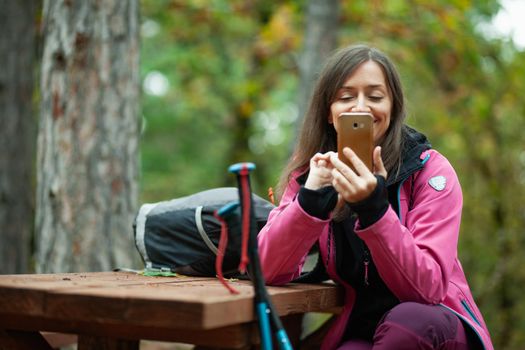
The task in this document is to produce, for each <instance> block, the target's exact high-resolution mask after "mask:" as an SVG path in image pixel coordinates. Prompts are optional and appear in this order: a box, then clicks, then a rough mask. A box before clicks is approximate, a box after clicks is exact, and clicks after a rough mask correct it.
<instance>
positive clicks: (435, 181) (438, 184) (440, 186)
mask: <svg viewBox="0 0 525 350" xmlns="http://www.w3.org/2000/svg"><path fill="white" fill-rule="evenodd" d="M428 184H429V185H430V187H432V188H433V189H435V190H436V191H443V190H444V189H445V187H446V186H447V178H446V177H444V176H442V175H439V176H434V177H433V178H431V179H430V180H428Z"/></svg>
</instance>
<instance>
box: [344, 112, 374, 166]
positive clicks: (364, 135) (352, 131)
mask: <svg viewBox="0 0 525 350" xmlns="http://www.w3.org/2000/svg"><path fill="white" fill-rule="evenodd" d="M337 126H338V127H337V128H338V129H339V130H337V153H338V156H339V159H341V160H342V161H343V162H344V163H345V164H346V165H348V166H349V167H350V168H352V170H354V171H355V169H354V166H353V165H352V164H351V163H350V160H348V158H346V156H345V155H344V154H343V148H344V147H350V148H351V149H352V150H353V151H354V152H355V153H356V154H357V156H358V157H359V159H361V161H362V162H363V163H365V165H366V166H367V167H368V169H370V171H373V160H372V159H373V152H374V134H373V127H374V117H372V114H370V113H365V112H348V113H341V114H340V115H339V119H337Z"/></svg>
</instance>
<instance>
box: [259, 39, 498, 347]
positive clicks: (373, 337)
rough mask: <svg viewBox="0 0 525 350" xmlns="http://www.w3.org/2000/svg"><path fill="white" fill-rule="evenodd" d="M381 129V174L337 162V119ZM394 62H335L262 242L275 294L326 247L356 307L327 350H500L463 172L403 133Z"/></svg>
mask: <svg viewBox="0 0 525 350" xmlns="http://www.w3.org/2000/svg"><path fill="white" fill-rule="evenodd" d="M343 112H368V113H371V114H372V116H373V119H374V142H375V144H376V147H375V149H374V153H373V163H374V166H373V167H374V172H373V173H372V172H371V171H369V170H368V168H367V167H366V166H365V165H364V164H363V162H361V160H360V159H359V158H358V157H357V156H356V155H355V153H353V151H352V150H351V149H349V148H345V149H344V153H345V155H346V156H347V157H348V158H349V159H350V161H351V162H352V164H353V166H354V167H355V169H356V171H355V172H354V171H352V170H351V168H350V167H348V166H347V165H345V164H344V163H343V162H341V161H340V160H339V159H338V157H337V154H336V153H335V151H336V149H337V132H336V130H337V129H338V117H339V115H340V114H341V113H343ZM404 119H405V108H404V96H403V91H402V88H401V83H400V80H399V76H398V73H397V71H396V69H395V67H394V65H393V64H392V63H391V61H390V60H389V58H388V57H387V56H385V55H384V54H383V53H381V52H380V51H378V50H377V49H374V48H370V47H367V46H364V45H358V46H352V47H348V48H345V49H342V50H340V51H338V52H337V53H336V54H335V55H334V56H333V57H331V58H330V59H329V60H328V62H327V64H326V66H325V68H324V70H323V72H322V73H321V75H320V78H319V80H318V82H317V85H316V87H315V90H314V94H313V97H312V100H311V103H310V106H309V109H308V111H307V114H306V116H305V120H304V124H303V127H302V130H301V134H300V137H299V141H298V144H297V146H296V149H295V152H294V154H293V157H292V160H291V162H290V163H289V164H288V166H287V168H286V169H285V170H284V172H283V175H282V178H281V183H280V188H281V189H282V191H281V193H282V197H281V201H280V204H279V206H278V207H277V208H275V209H274V210H273V211H272V212H271V213H270V216H269V219H268V222H267V224H266V226H265V227H264V228H263V229H262V231H261V232H260V233H259V253H260V259H261V264H262V269H263V272H264V275H265V278H266V281H267V283H269V284H274V285H278V284H284V283H287V282H290V281H292V280H294V279H296V278H298V277H299V276H300V275H301V269H302V266H303V263H304V261H305V258H306V256H307V254H308V252H309V251H310V249H311V248H312V247H313V246H314V245H315V244H318V246H319V252H320V258H321V260H322V264H323V265H324V268H325V270H326V273H327V277H329V278H332V279H333V280H334V281H336V282H337V283H340V284H341V285H343V286H344V289H345V305H344V307H343V311H342V313H341V315H340V316H339V317H338V319H337V320H336V321H335V324H334V326H333V327H332V329H331V330H330V332H329V333H328V335H327V336H326V338H325V340H324V343H323V349H372V347H373V349H492V348H493V347H492V344H491V340H490V335H489V332H488V330H487V327H486V325H485V323H484V320H483V317H482V316H481V313H480V311H479V310H478V308H477V306H476V304H475V302H474V300H473V297H472V294H471V292H470V289H469V286H468V284H467V281H466V278H465V276H464V273H463V270H462V267H461V264H460V262H459V260H458V257H457V242H458V235H459V226H460V221H461V210H462V193H461V187H460V184H459V182H458V179H457V176H456V174H455V172H454V169H453V168H452V166H451V165H450V164H449V162H448V161H447V160H446V159H445V157H443V156H442V155H441V154H440V153H438V152H437V151H435V150H433V149H431V146H430V144H429V143H428V141H427V139H426V137H425V136H424V135H422V134H420V133H418V132H417V131H415V130H413V129H411V128H409V127H408V126H406V125H404Z"/></svg>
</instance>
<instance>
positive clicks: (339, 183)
mask: <svg viewBox="0 0 525 350" xmlns="http://www.w3.org/2000/svg"><path fill="white" fill-rule="evenodd" d="M343 152H344V154H345V156H346V157H347V158H348V159H349V160H350V162H352V165H353V166H354V168H355V169H356V171H355V172H354V171H353V170H352V169H351V168H350V167H349V166H347V165H346V164H345V163H343V162H342V161H341V160H339V158H338V157H337V154H335V153H334V154H332V155H331V157H330V163H331V164H332V167H333V168H332V185H333V186H334V188H335V189H336V191H337V192H338V193H339V195H340V196H341V197H342V199H344V200H345V201H346V202H348V203H357V202H360V201H362V200H364V199H366V198H367V197H368V196H370V194H371V193H372V192H373V191H374V189H375V188H376V186H377V179H376V177H375V176H374V174H377V175H380V176H383V177H384V178H385V179H386V177H387V171H386V169H385V166H384V165H383V159H382V158H381V147H379V146H377V147H376V148H375V149H374V154H373V160H374V173H372V172H371V171H370V170H368V168H367V167H366V165H365V164H364V163H363V162H362V161H361V159H359V157H358V156H357V155H356V154H355V153H354V151H352V150H351V149H350V148H349V147H345V148H344V149H343Z"/></svg>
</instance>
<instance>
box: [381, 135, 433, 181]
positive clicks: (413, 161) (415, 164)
mask: <svg viewBox="0 0 525 350" xmlns="http://www.w3.org/2000/svg"><path fill="white" fill-rule="evenodd" d="M431 148H432V145H431V144H430V142H429V141H428V139H427V137H426V136H425V135H423V134H422V133H420V132H418V131H416V130H415V129H412V128H411V127H409V126H406V125H405V126H404V128H403V146H402V149H401V166H400V167H399V171H397V172H396V173H395V174H392V175H393V176H389V177H388V179H387V182H386V184H387V186H390V185H392V184H396V183H399V182H402V181H404V180H406V179H407V178H408V177H409V176H410V175H412V174H413V173H415V172H416V171H418V170H420V169H421V168H423V162H422V161H421V158H420V156H421V154H422V153H423V152H425V151H427V150H429V149H431Z"/></svg>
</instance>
